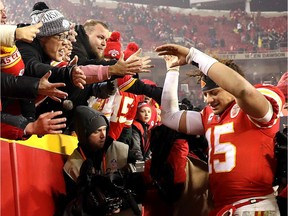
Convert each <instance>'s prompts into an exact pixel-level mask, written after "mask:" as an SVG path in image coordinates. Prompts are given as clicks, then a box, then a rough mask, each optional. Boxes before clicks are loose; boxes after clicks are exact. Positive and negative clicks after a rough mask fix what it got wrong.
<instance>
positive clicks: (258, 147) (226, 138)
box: [201, 85, 284, 208]
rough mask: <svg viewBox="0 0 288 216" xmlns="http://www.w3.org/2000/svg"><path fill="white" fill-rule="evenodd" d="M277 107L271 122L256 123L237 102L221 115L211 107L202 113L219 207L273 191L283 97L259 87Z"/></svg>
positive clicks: (271, 89)
mask: <svg viewBox="0 0 288 216" xmlns="http://www.w3.org/2000/svg"><path fill="white" fill-rule="evenodd" d="M256 87H257V88H258V90H259V91H260V92H261V93H262V94H263V95H265V96H266V98H267V99H268V100H269V101H270V103H271V104H272V107H273V112H274V114H273V117H272V119H271V121H270V122H268V123H266V124H260V123H257V122H255V121H253V120H252V119H251V118H249V116H248V115H247V114H246V113H244V112H243V111H242V110H241V109H240V108H239V106H238V105H237V104H236V103H235V102H233V103H232V104H231V105H230V106H229V108H227V110H226V111H225V112H224V113H223V114H221V116H217V115H214V114H213V112H212V110H211V108H210V107H209V106H207V107H205V108H204V110H203V111H202V112H201V114H202V122H203V125H204V128H205V136H206V138H207V140H208V142H209V161H208V163H209V175H210V176H209V182H210V189H211V191H212V194H213V199H214V204H215V208H220V207H221V208H222V207H223V206H224V205H228V204H232V203H233V202H236V201H238V200H241V199H244V198H248V197H253V196H263V195H267V194H270V193H272V192H273V190H272V182H273V178H274V169H275V158H274V145H275V143H274V136H275V134H276V132H277V131H278V130H279V121H278V119H279V118H278V117H279V114H280V111H281V108H282V104H283V103H284V97H283V94H282V93H281V92H280V91H279V89H277V88H275V87H274V86H264V85H258V86H256Z"/></svg>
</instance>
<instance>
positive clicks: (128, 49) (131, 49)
mask: <svg viewBox="0 0 288 216" xmlns="http://www.w3.org/2000/svg"><path fill="white" fill-rule="evenodd" d="M138 49H139V46H138V45H137V44H136V43H134V42H130V43H128V44H127V47H126V49H125V50H124V52H123V53H124V60H126V59H128V58H129V57H130V56H131V55H133V54H134V53H135V52H137V51H138Z"/></svg>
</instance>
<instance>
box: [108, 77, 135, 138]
mask: <svg viewBox="0 0 288 216" xmlns="http://www.w3.org/2000/svg"><path fill="white" fill-rule="evenodd" d="M134 82H135V79H134V78H132V77H131V76H127V75H126V76H124V77H123V78H118V79H117V84H118V88H119V94H116V95H115V98H114V103H113V111H112V115H111V117H110V130H109V135H110V136H111V137H112V138H113V139H114V140H117V139H118V138H119V137H120V135H121V132H122V130H123V128H124V127H131V125H132V122H133V120H134V118H135V115H136V112H137V105H138V102H139V96H138V95H135V94H132V93H128V92H124V91H125V90H126V89H128V88H129V87H130V86H131V85H133V83H134Z"/></svg>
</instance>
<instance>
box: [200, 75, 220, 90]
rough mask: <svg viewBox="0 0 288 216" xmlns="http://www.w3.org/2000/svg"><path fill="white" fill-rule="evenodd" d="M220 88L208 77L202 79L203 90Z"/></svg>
mask: <svg viewBox="0 0 288 216" xmlns="http://www.w3.org/2000/svg"><path fill="white" fill-rule="evenodd" d="M218 87H219V86H218V85H217V84H216V83H215V82H214V81H213V80H211V79H210V78H209V77H208V76H202V77H201V90H202V91H208V90H211V89H214V88H218Z"/></svg>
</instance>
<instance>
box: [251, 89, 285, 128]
mask: <svg viewBox="0 0 288 216" xmlns="http://www.w3.org/2000/svg"><path fill="white" fill-rule="evenodd" d="M255 87H256V88H257V90H258V91H259V92H261V94H263V95H264V96H265V97H266V99H267V100H268V102H269V103H270V104H271V105H272V109H273V115H272V118H271V120H270V121H269V122H266V123H263V122H258V121H256V120H255V119H252V118H249V119H250V120H251V121H252V122H253V123H254V124H255V125H256V126H257V127H271V126H273V125H274V124H276V122H277V120H278V118H279V117H280V113H281V110H282V108H283V104H284V103H285V99H284V95H283V93H282V92H281V91H280V89H278V88H277V87H275V86H273V85H262V84H259V85H256V86H255Z"/></svg>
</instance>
